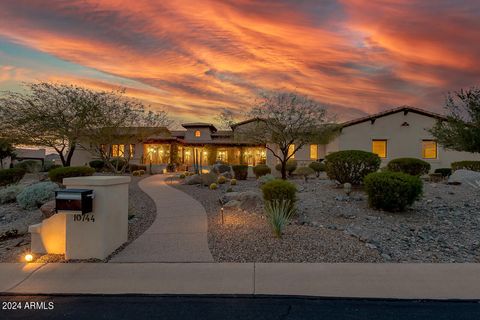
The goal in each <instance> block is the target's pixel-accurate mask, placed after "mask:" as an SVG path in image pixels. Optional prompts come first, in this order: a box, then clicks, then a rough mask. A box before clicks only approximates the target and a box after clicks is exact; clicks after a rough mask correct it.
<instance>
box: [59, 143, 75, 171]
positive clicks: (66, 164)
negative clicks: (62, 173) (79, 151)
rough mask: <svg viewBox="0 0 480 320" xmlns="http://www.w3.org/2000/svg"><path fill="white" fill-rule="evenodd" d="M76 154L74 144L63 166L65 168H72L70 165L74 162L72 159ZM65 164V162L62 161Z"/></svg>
mask: <svg viewBox="0 0 480 320" xmlns="http://www.w3.org/2000/svg"><path fill="white" fill-rule="evenodd" d="M74 152H75V144H73V145H72V146H71V147H70V149H68V153H67V159H66V161H65V163H64V164H63V166H64V167H70V164H71V162H72V157H73V153H74ZM62 162H63V161H62Z"/></svg>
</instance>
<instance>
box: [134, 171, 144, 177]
mask: <svg viewBox="0 0 480 320" xmlns="http://www.w3.org/2000/svg"><path fill="white" fill-rule="evenodd" d="M144 174H145V170H135V171H133V172H132V175H133V176H134V177H141V176H143V175H144Z"/></svg>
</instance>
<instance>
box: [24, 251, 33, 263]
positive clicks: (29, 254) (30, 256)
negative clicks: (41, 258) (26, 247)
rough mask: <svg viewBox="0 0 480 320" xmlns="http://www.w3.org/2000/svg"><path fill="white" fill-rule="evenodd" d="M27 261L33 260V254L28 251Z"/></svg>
mask: <svg viewBox="0 0 480 320" xmlns="http://www.w3.org/2000/svg"><path fill="white" fill-rule="evenodd" d="M25 261H27V262H32V261H33V255H32V254H31V253H27V254H26V255H25Z"/></svg>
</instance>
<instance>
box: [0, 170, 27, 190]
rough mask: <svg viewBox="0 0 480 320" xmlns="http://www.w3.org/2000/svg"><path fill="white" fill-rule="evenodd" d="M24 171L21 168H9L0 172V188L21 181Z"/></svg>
mask: <svg viewBox="0 0 480 320" xmlns="http://www.w3.org/2000/svg"><path fill="white" fill-rule="evenodd" d="M25 173H26V171H25V169H23V168H11V169H2V170H0V186H7V185H9V184H13V183H17V182H18V181H20V180H22V178H23V176H24V175H25Z"/></svg>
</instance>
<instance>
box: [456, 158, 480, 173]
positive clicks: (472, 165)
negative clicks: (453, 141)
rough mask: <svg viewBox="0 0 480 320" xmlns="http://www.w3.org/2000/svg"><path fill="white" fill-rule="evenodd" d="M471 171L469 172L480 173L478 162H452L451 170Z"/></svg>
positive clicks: (479, 162)
mask: <svg viewBox="0 0 480 320" xmlns="http://www.w3.org/2000/svg"><path fill="white" fill-rule="evenodd" d="M460 169H465V170H471V171H479V172H480V161H458V162H452V170H453V171H456V170H460Z"/></svg>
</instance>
